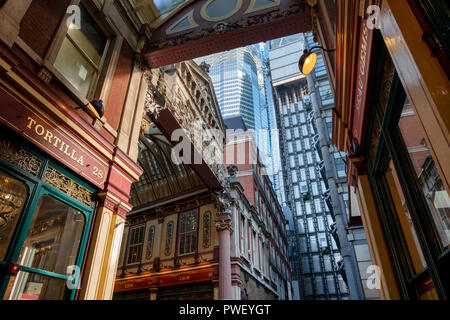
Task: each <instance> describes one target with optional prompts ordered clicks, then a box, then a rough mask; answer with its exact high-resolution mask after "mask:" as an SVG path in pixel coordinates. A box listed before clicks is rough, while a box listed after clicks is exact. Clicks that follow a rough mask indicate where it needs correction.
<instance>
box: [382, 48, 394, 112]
mask: <svg viewBox="0 0 450 320" xmlns="http://www.w3.org/2000/svg"><path fill="white" fill-rule="evenodd" d="M394 71H395V67H394V63H393V62H392V59H391V57H390V56H389V54H387V56H386V62H385V64H384V70H383V79H382V80H381V89H380V95H379V103H380V106H381V110H382V111H383V113H384V112H385V110H386V104H387V101H388V99H389V92H390V90H391V86H392V78H393V77H394Z"/></svg>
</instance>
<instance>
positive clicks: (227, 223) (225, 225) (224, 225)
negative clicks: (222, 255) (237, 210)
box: [216, 215, 233, 233]
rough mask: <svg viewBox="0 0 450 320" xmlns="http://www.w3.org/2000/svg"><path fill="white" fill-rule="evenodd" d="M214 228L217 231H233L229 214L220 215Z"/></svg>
mask: <svg viewBox="0 0 450 320" xmlns="http://www.w3.org/2000/svg"><path fill="white" fill-rule="evenodd" d="M216 228H217V231H219V232H221V231H225V230H228V231H230V233H231V232H233V221H232V220H231V217H230V216H229V215H226V216H221V217H220V218H218V219H217V220H216Z"/></svg>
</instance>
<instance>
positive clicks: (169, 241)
mask: <svg viewBox="0 0 450 320" xmlns="http://www.w3.org/2000/svg"><path fill="white" fill-rule="evenodd" d="M172 238H173V221H170V222H169V223H168V224H167V230H166V247H165V249H164V254H165V255H166V256H170V254H171V253H172Z"/></svg>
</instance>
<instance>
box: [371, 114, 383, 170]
mask: <svg viewBox="0 0 450 320" xmlns="http://www.w3.org/2000/svg"><path fill="white" fill-rule="evenodd" d="M380 135H381V123H380V121H379V120H378V117H377V116H376V115H375V119H374V121H373V130H372V135H371V138H370V146H369V158H370V161H372V163H373V161H374V160H375V156H376V155H377V150H378V144H379V141H380Z"/></svg>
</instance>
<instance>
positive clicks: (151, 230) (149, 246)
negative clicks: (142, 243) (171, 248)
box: [145, 226, 155, 260]
mask: <svg viewBox="0 0 450 320" xmlns="http://www.w3.org/2000/svg"><path fill="white" fill-rule="evenodd" d="M154 239H155V226H151V227H150V228H149V229H148V239H147V252H146V253H145V259H147V260H149V259H150V258H151V257H152V255H153V241H154Z"/></svg>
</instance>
